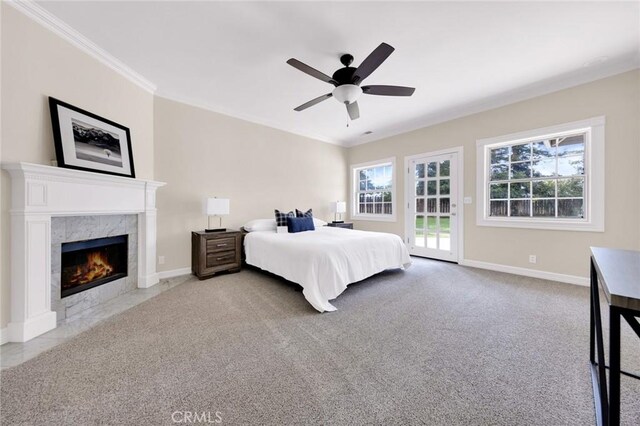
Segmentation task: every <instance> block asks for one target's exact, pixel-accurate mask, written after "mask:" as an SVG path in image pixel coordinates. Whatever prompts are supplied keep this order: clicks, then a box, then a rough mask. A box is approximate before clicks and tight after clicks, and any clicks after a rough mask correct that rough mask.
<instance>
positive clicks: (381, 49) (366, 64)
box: [353, 43, 395, 84]
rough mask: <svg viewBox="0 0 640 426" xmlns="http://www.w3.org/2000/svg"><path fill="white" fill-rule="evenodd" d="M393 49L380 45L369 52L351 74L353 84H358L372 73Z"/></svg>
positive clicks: (384, 44) (385, 44)
mask: <svg viewBox="0 0 640 426" xmlns="http://www.w3.org/2000/svg"><path fill="white" fill-rule="evenodd" d="M394 50H395V49H394V48H393V47H391V46H389V45H388V44H387V43H381V44H380V46H378V47H376V49H375V50H374V51H373V52H371V54H370V55H369V56H367V58H366V59H365V60H364V61H362V63H361V64H360V66H359V67H358V69H357V70H356V71H355V72H354V73H353V83H354V84H358V83H359V82H361V81H362V80H364V79H365V78H367V77H369V75H370V74H371V73H372V72H374V71H375V70H376V69H377V68H378V67H379V66H380V64H382V63H383V62H384V61H385V60H386V59H387V58H388V57H389V55H391V54H392V53H393V51H394Z"/></svg>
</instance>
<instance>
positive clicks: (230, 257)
mask: <svg viewBox="0 0 640 426" xmlns="http://www.w3.org/2000/svg"><path fill="white" fill-rule="evenodd" d="M230 263H236V251H235V250H229V251H221V252H216V253H207V268H215V267H216V266H220V265H228V264H230Z"/></svg>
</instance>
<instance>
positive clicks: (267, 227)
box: [243, 219, 276, 232]
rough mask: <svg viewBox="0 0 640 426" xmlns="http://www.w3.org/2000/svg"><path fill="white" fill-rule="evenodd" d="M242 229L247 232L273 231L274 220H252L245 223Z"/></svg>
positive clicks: (274, 227) (274, 228)
mask: <svg viewBox="0 0 640 426" xmlns="http://www.w3.org/2000/svg"><path fill="white" fill-rule="evenodd" d="M243 228H244V230H245V231H247V232H256V231H275V230H276V220H275V219H254V220H250V221H249V222H247V223H245V224H244V226H243Z"/></svg>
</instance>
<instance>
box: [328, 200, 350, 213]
mask: <svg viewBox="0 0 640 426" xmlns="http://www.w3.org/2000/svg"><path fill="white" fill-rule="evenodd" d="M346 211H347V203H346V202H345V201H335V202H333V203H331V213H345V212H346Z"/></svg>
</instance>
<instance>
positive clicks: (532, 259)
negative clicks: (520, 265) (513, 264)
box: [529, 254, 538, 263]
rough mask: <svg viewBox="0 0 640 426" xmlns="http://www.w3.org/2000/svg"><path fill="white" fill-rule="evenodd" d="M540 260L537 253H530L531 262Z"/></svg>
mask: <svg viewBox="0 0 640 426" xmlns="http://www.w3.org/2000/svg"><path fill="white" fill-rule="evenodd" d="M537 262H538V258H537V257H536V255H535V254H530V255H529V263H537Z"/></svg>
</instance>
